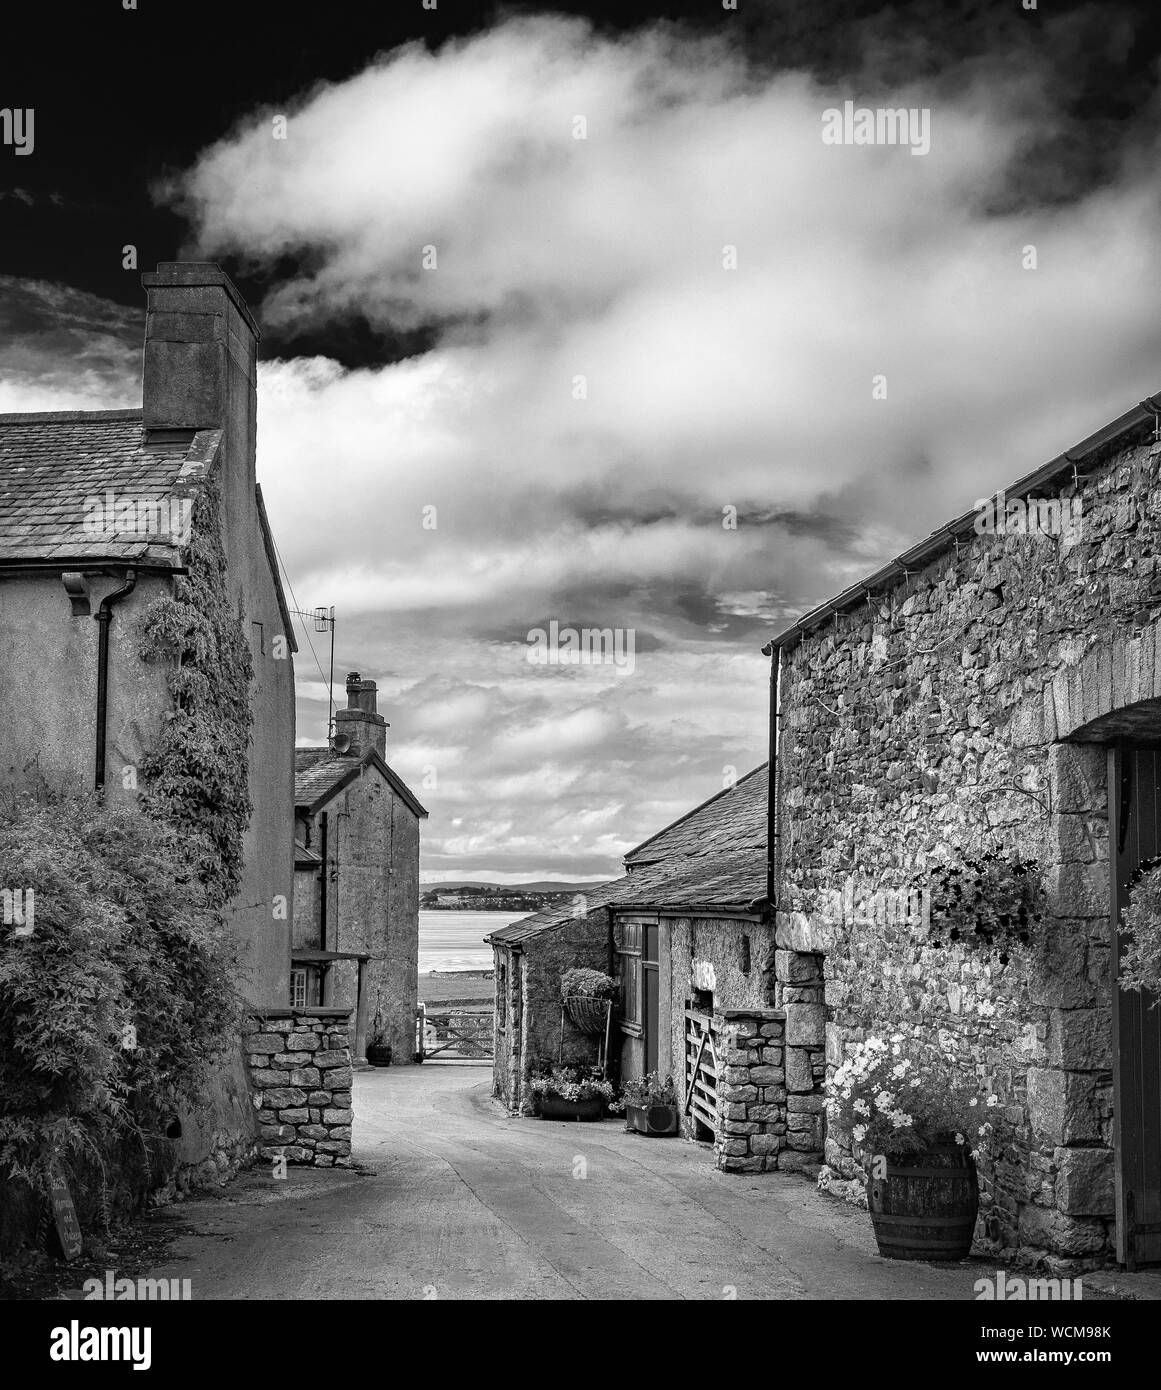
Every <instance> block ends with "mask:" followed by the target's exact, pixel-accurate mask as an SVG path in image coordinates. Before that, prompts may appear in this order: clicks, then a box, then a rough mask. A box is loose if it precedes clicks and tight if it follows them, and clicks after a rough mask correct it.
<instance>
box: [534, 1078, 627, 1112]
mask: <svg viewBox="0 0 1161 1390" xmlns="http://www.w3.org/2000/svg"><path fill="white" fill-rule="evenodd" d="M531 1091H532V1095H533V1099H534V1101H535V1103H536V1109H537V1112H538V1114H539V1115H540V1118H541V1119H542V1120H599V1119H601V1117H602V1116H603V1115H604V1113H605V1106H606V1105H607V1104H608V1103H609V1101H611V1100H612V1099H613V1087H612V1085H611V1084H610V1083H609V1082H608V1081H605V1080H603V1079H602V1078H601V1077H600V1076H587V1077H584V1078H582V1077H581V1076H580V1075H579V1073H578V1072H577V1069H576V1068H575V1067H554V1068H553V1069H552V1072H551V1073H550V1074H549V1075H548V1076H537V1077H533V1079H532V1086H531Z"/></svg>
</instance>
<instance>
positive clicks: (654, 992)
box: [641, 922, 661, 1072]
mask: <svg viewBox="0 0 1161 1390" xmlns="http://www.w3.org/2000/svg"><path fill="white" fill-rule="evenodd" d="M643 937H644V940H643V942H642V950H641V990H642V994H643V995H644V999H643V1001H642V1002H643V1004H644V1009H643V1013H644V1020H643V1021H644V1024H645V1070H646V1071H647V1072H648V1071H656V1070H657V1056H658V1043H659V1041H660V1029H661V1018H660V1014H661V978H660V974H659V971H660V967H661V961H660V958H659V954H658V929H657V923H656V922H654V923H652V924H651V925H649V926H646V928H645V931H644V933H643Z"/></svg>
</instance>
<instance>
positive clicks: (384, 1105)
mask: <svg viewBox="0 0 1161 1390" xmlns="http://www.w3.org/2000/svg"><path fill="white" fill-rule="evenodd" d="M490 1088H491V1064H490V1063H483V1064H480V1063H475V1064H473V1063H458V1064H457V1063H453V1062H429V1063H426V1064H424V1065H422V1066H412V1067H390V1068H386V1069H383V1070H376V1071H370V1072H361V1073H358V1074H357V1075H356V1077H355V1090H354V1103H355V1126H354V1136H355V1141H354V1142H355V1155H354V1156H355V1159H356V1162H357V1163H358V1165H359V1167H360V1168H361V1169H362V1170H363V1172H362V1173H357V1172H351V1171H342V1170H320V1171H315V1170H304V1169H293V1168H292V1169H290V1170H289V1175H288V1178H287V1179H286V1180H282V1181H279V1180H276V1179H275V1178H274V1177H273V1175H272V1173H271V1172H270V1171H269V1170H267V1169H265V1168H258V1169H254V1170H251V1172H249V1173H247V1174H245V1175H243V1177H242V1178H240V1179H239V1180H238V1181H237V1182H235V1183H233V1184H231V1186H230V1187H228V1188H225V1189H223V1191H222V1193H221V1194H220V1195H216V1196H214V1197H212V1198H209V1199H204V1200H203V1199H199V1200H197V1201H187V1202H184V1203H181V1204H179V1205H177V1206H174V1207H171V1208H169V1209H167V1210H166V1211H165V1212H163V1213H160V1214H159V1215H158V1216H157V1217H155V1218H154V1219H155V1220H160V1221H162V1222H172V1223H173V1224H174V1227H175V1229H176V1230H177V1231H178V1235H177V1238H176V1239H175V1241H174V1243H173V1245H172V1246H171V1247H170V1255H171V1258H170V1259H169V1260H167V1263H166V1265H165V1267H163V1268H159V1269H155V1270H152V1271H150V1273H151V1275H152V1277H159V1278H160V1277H170V1278H183V1279H190V1280H191V1281H192V1292H193V1297H194V1298H195V1299H206V1298H224V1299H309V1300H317V1299H327V1298H355V1299H423V1298H435V1299H674V1298H676V1299H723V1298H738V1299H815V1298H824V1299H831V1298H855V1299H858V1298H867V1299H876V1300H882V1299H970V1298H972V1296H973V1290H972V1284H973V1283H974V1281H975V1280H976V1279H978V1278H980V1277H982V1276H983V1275H986V1274H992V1273H994V1271H993V1270H991V1269H990V1267H988V1266H985V1265H984V1264H982V1263H969V1264H966V1265H959V1266H931V1265H923V1264H911V1263H905V1262H899V1261H894V1260H882V1259H880V1258H879V1256H878V1255H877V1254H876V1252H875V1244H874V1238H873V1235H872V1232H871V1226H870V1221H869V1218H868V1217H867V1215H866V1214H865V1213H864V1212H860V1211H858V1210H856V1209H855V1208H853V1207H850V1206H847V1205H845V1204H843V1203H841V1202H839V1201H837V1200H836V1199H834V1198H832V1197H828V1196H825V1195H823V1194H821V1193H819V1192H817V1191H816V1190H815V1188H814V1185H813V1184H812V1183H811V1182H810V1181H809V1180H808V1179H806V1178H803V1177H800V1176H798V1175H795V1174H778V1173H769V1174H757V1175H741V1176H734V1175H730V1174H725V1173H719V1172H717V1171H716V1170H715V1169H714V1167H713V1165H712V1162H711V1156H710V1152H709V1149H708V1147H705V1146H702V1145H697V1144H691V1143H687V1142H685V1141H683V1140H681V1139H676V1138H666V1139H660V1138H655V1139H647V1138H644V1137H643V1136H640V1135H633V1134H626V1133H625V1132H624V1127H623V1124H622V1122H621V1121H619V1120H617V1121H604V1122H602V1123H600V1124H567V1123H561V1122H551V1121H544V1120H531V1119H514V1118H511V1117H509V1116H508V1115H507V1114H506V1113H505V1112H504V1111H503V1109H502V1108H501V1107H500V1106H499V1105H498V1104H497V1103H496V1102H494V1101H493V1100H492V1099H491V1097H490Z"/></svg>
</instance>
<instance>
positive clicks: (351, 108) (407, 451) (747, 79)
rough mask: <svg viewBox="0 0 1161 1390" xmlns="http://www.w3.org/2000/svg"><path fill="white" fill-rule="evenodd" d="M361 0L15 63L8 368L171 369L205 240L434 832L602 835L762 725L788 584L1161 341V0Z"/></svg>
mask: <svg viewBox="0 0 1161 1390" xmlns="http://www.w3.org/2000/svg"><path fill="white" fill-rule="evenodd" d="M233 8H234V10H236V8H237V7H236V6H235V7H233ZM373 8H374V7H367V12H366V13H359V14H357V15H355V16H352V17H350V18H349V21H348V17H347V15H346V11H344V12H343V16H344V18H343V22H342V23H336V24H335V25H334V26H332V27H333V28H334V30H335V33H333V34H324V33H320V32H318V29H320V28H322V27H323V26H322V25H321V24H320V25H319V26H316V28H315V30H314V31H312V32H311V34H310V35H309V38H308V37H304V35H303V33H302V31H301V29H300V27H299V26H297V25H295V24H293V23H291V22H290V21H289V20H285V21H283V20H279V19H278V18H277V17H276V16H275V17H273V18H270V17H269V16H271V15H273V14H274V12H272V11H267V10H265V9H263V19H262V21H261V22H259V20H258V19H257V18H256V17H252V16H250V15H244V16H242V17H239V16H237V15H236V14H234V15H233V18H231V15H232V14H233V11H232V10H231V9H229V8H227V7H225V6H220V5H217V4H214V3H210V4H207V5H200V6H197V7H192V6H191V7H186V6H175V7H174V8H173V11H172V13H173V14H176V15H178V16H181V17H182V19H181V24H182V27H180V28H175V27H174V21H173V20H172V18H171V19H170V21H169V22H168V24H169V27H163V26H162V21H161V20H160V19H159V18H158V17H157V16H156V15H154V14H153V13H152V11H149V9H148V7H146V8H145V9H143V10H141V11H118V10H117V9H116V8H115V7H105V8H104V9H103V10H101V11H99V12H97V13H94V10H95V7H92V6H89V7H88V8H87V9H85V10H83V11H82V10H81V9H80V8H78V9H77V10H76V12H75V14H76V18H75V22H72V23H68V24H65V23H58V24H57V26H56V27H57V34H56V39H55V41H54V44H53V45H52V47H51V49H49V48H45V49H41V48H37V47H33V48H32V49H30V50H29V51H30V52H31V53H32V54H33V57H32V58H31V61H29V62H27V63H25V64H23V65H22V66H21V67H20V69H16V68H13V70H12V71H11V72H9V73H7V74H4V77H5V81H4V91H5V100H6V101H7V102H9V103H11V105H12V106H13V107H32V108H34V110H35V112H36V124H35V146H34V149H33V151H32V153H31V155H29V156H27V157H20V156H17V155H16V154H15V153H14V151H13V149H11V148H3V147H0V173H2V177H0V329H2V330H3V331H2V332H0V410H49V409H71V408H100V407H112V406H120V405H135V404H139V403H140V349H141V336H142V332H143V304H144V297H143V292H142V291H141V288H140V283H139V273H140V270H141V269H147V268H150V267H151V266H152V265H153V264H154V263H155V262H157V261H159V260H172V259H197V260H214V261H217V262H219V263H220V264H221V265H222V266H223V267H224V268H225V269H227V270H228V271H229V272H230V274H231V275H233V276H234V277H235V279H236V280H237V282H238V284H239V285H240V287H241V288H242V290H243V292H244V293H245V295H246V297H247V299H248V300H249V302H250V303H251V305H252V307H253V308H254V311H255V313H256V315H257V317H258V319H259V321H260V323H261V325H262V329H263V341H262V345H261V360H260V364H259V385H258V392H259V425H258V428H259V439H258V470H259V479H260V481H261V483H262V486H263V492H264V495H265V498H266V503H267V507H268V511H269V514H270V518H271V523H272V526H273V529H274V531H275V535H276V537H277V540H278V546H279V550H280V552H281V554H282V557H283V560H284V561H285V564H286V569H287V574H288V576H289V581H290V584H291V587H292V593H293V599H294V601H295V604H294V606H296V607H301V608H313V607H314V606H315V605H319V604H324V605H331V604H333V605H334V606H335V609H336V615H337V628H336V651H335V670H336V676H337V685H336V697H337V699H338V700H339V702H340V703H342V701H343V693H342V681H343V676H344V675H345V673H346V672H347V671H349V670H358V671H360V672H361V673H362V675H363V676H364V677H368V678H371V679H374V680H377V681H378V683H379V708H380V711H381V712H382V713H383V714H384V715H385V717H386V718H387V719H388V721H389V722H390V725H391V728H390V730H389V732H388V759H389V761H390V762H391V763H392V765H393V767H394V768H395V769H396V771H397V772H398V773H399V774H400V775H401V776H402V777H403V778H404V779H405V780H406V781H407V782H408V783H409V784H410V785H411V786H412V787H413V788H414V790H415V791H416V794H417V795H418V796H419V798H420V800H422V801H423V802H424V804H425V805H426V806H427V807H428V809H429V811H430V813H431V814H430V819H429V820H428V821H426V822H425V823H424V829H423V835H424V843H423V859H422V867H423V872H424V875H425V877H427V878H429V879H436V878H439V877H440V876H445V877H457V878H458V877H469V878H477V879H480V878H484V879H486V878H494V879H496V880H498V881H513V880H518V879H520V878H524V877H529V878H545V877H554V876H559V877H561V878H563V879H568V880H579V879H585V878H593V879H598V878H606V877H610V876H614V875H616V873H617V872H618V868H619V863H620V858H621V856H622V855H623V854H624V853H626V852H627V851H628V850H629V849H630V848H632V846H634V845H635V844H637V843H639V842H640V841H641V840H643V839H645V838H647V837H648V836H650V835H652V834H654V833H655V832H656V831H657V830H658V829H660V828H661V827H662V826H664V825H665V824H667V823H668V822H669V821H671V820H673V819H675V818H676V817H677V816H679V815H681V814H683V813H684V812H685V811H687V810H688V809H690V808H691V807H692V806H693V805H695V804H697V803H698V802H700V801H702V800H704V799H705V798H707V797H709V796H711V795H713V794H715V793H716V792H717V791H719V790H720V789H721V788H722V787H723V786H724V785H727V784H728V783H729V781H730V780H731V778H732V777H734V776H740V775H742V774H744V773H745V772H747V771H749V770H750V769H751V768H752V767H754V766H755V765H757V764H758V763H760V762H761V761H763V759H764V758H765V756H766V738H767V722H768V703H767V702H768V691H769V683H768V678H769V663H768V660H767V659H766V658H764V657H763V656H762V655H761V647H762V645H763V643H764V642H766V641H768V640H769V638H770V636H771V635H773V633H774V632H775V631H776V630H777V629H778V628H780V627H781V626H783V625H785V623H786V622H787V621H789V620H790V619H792V618H794V617H796V616H798V615H800V614H801V613H803V612H805V611H807V610H808V609H810V608H811V607H813V606H814V605H815V604H817V603H819V602H822V601H823V600H824V599H826V598H828V597H829V596H831V595H832V594H834V593H835V592H837V591H838V590H840V589H842V588H844V587H846V586H847V585H849V584H851V583H853V582H854V581H855V580H857V579H858V578H860V577H861V576H863V575H865V574H868V573H870V572H871V571H873V570H875V569H876V568H878V566H879V565H880V564H882V563H883V561H884V560H886V559H888V558H890V557H891V556H893V555H895V554H897V553H899V552H900V551H902V550H904V549H905V548H907V547H908V546H909V545H910V544H912V543H913V542H914V541H915V540H917V539H919V538H920V537H922V536H924V535H926V534H927V533H928V532H930V531H931V530H933V529H934V528H936V527H937V526H938V525H939V524H940V523H941V522H942V521H945V520H947V519H948V518H949V517H951V516H953V515H958V514H960V513H962V512H963V511H965V510H967V509H968V508H970V507H971V506H972V505H973V504H974V502H975V500H976V499H977V498H980V497H982V496H985V495H987V494H988V493H991V492H994V491H995V490H996V489H997V488H999V487H1002V486H1003V485H1004V484H1005V483H1007V482H1010V481H1012V480H1014V479H1015V478H1017V477H1019V476H1021V475H1022V474H1024V473H1027V472H1029V471H1031V470H1032V469H1033V468H1035V467H1036V466H1038V465H1039V464H1041V463H1043V462H1045V461H1047V460H1048V459H1050V458H1052V457H1054V456H1055V455H1057V454H1059V453H1060V452H1061V451H1063V450H1064V449H1066V448H1068V447H1069V446H1070V445H1072V444H1074V443H1076V442H1077V441H1079V440H1080V439H1082V438H1084V437H1085V436H1087V435H1088V434H1091V433H1093V432H1094V431H1095V430H1097V429H1098V428H1099V427H1100V426H1102V425H1103V424H1105V423H1106V422H1107V421H1109V420H1111V419H1113V418H1114V417H1116V416H1117V415H1119V414H1121V413H1123V412H1124V411H1125V410H1127V409H1128V408H1129V407H1131V406H1132V405H1134V404H1135V403H1136V402H1137V401H1139V400H1140V399H1141V398H1142V397H1143V396H1145V395H1148V394H1152V393H1154V392H1156V391H1157V390H1158V389H1159V386H1161V382H1159V380H1158V378H1159V375H1161V371H1159V368H1158V362H1159V353H1158V350H1159V348H1161V315H1158V313H1157V302H1156V289H1155V287H1156V285H1157V284H1158V283H1159V279H1161V277H1159V274H1158V272H1159V270H1161V237H1159V236H1158V211H1159V195H1161V173H1159V171H1161V160H1159V159H1158V154H1159V153H1161V151H1159V150H1158V141H1159V135H1158V132H1159V131H1161V123H1159V122H1158V115H1159V105H1161V98H1159V95H1158V57H1157V49H1156V47H1155V46H1154V45H1153V44H1152V41H1151V38H1150V35H1149V31H1148V28H1147V20H1148V12H1149V7H1148V5H1147V4H1135V3H1112V4H1100V5H1086V4H1058V5H1052V6H1045V7H1044V8H1043V10H1040V9H1035V10H1025V9H1023V8H1022V7H1021V5H1019V4H1007V3H1005V4H992V5H987V4H984V5H981V4H967V3H964V4H955V3H945V4H938V5H937V4H930V3H914V4H900V5H895V6H890V7H887V6H876V5H870V4H845V5H840V4H836V3H812V4H807V3H797V2H795V3H776V4H774V3H771V4H765V5H763V4H760V3H757V0H740V3H739V5H738V8H737V9H736V10H728V9H726V8H724V7H723V6H722V5H721V4H720V3H710V0H684V3H680V4H675V5H665V6H661V5H658V6H651V5H648V4H621V5H618V6H616V7H615V9H612V8H611V7H610V8H609V9H608V10H606V9H605V8H604V7H601V6H597V5H583V4H572V5H552V4H548V5H543V6H533V5H509V6H507V7H503V8H499V9H493V8H491V7H486V6H480V5H472V4H467V3H458V4H457V3H454V0H439V4H438V6H437V8H436V10H434V11H430V10H429V11H424V10H423V9H422V7H421V6H420V4H419V3H418V0H417V3H416V4H415V5H412V6H407V7H391V8H392V10H393V11H394V13H393V14H392V16H391V17H389V18H382V17H379V16H376V15H375V14H374V13H373ZM66 9H67V7H66ZM1049 11H1050V13H1049ZM56 13H57V12H56V11H55V10H54V14H56ZM58 19H59V15H58ZM3 61H8V60H3ZM0 71H2V70H0ZM848 102H849V103H851V109H852V111H854V110H857V109H859V108H868V109H871V110H876V109H882V108H891V109H895V110H900V109H905V110H907V111H909V112H911V111H913V112H914V113H915V126H914V127H913V128H914V129H915V130H916V131H917V132H918V131H919V130H920V128H923V129H925V130H926V131H927V134H928V140H927V142H925V143H927V145H928V148H926V149H922V148H921V146H920V142H919V141H918V140H917V141H916V142H915V143H914V144H913V145H911V146H909V145H906V144H894V145H886V144H853V143H848V144H829V143H826V142H825V141H824V138H823V133H824V131H825V130H826V128H827V125H828V119H830V118H828V117H827V115H826V113H827V112H828V111H834V110H838V111H840V112H841V111H842V110H843V109H844V104H845V103H848ZM126 245H132V246H134V247H135V248H136V250H137V256H138V262H139V265H138V269H137V270H133V271H127V270H125V269H123V268H122V265H121V261H122V248H123V247H124V246H126ZM553 623H555V624H557V629H558V630H559V629H568V628H570V627H571V628H576V629H582V628H590V629H597V630H608V631H609V632H610V634H611V635H612V636H613V637H614V638H615V639H616V640H617V641H618V642H619V643H620V647H619V651H620V653H621V660H619V661H611V660H603V661H602V660H589V661H585V662H582V663H567V662H546V663H543V664H536V663H534V662H532V661H530V660H529V654H530V651H533V650H534V649H535V644H534V641H533V638H532V637H531V636H530V635H531V634H535V633H536V632H537V631H538V630H541V631H543V632H544V633H545V634H548V633H549V632H550V631H552V628H551V625H552V624H553ZM309 637H310V642H312V643H313V644H314V652H312V650H311V646H310V645H309V644H308V642H307V640H306V638H305V637H304V636H303V634H301V633H300V634H299V641H300V647H301V650H300V653H299V657H298V660H297V666H296V670H297V679H298V697H299V700H298V729H299V741H300V742H302V743H317V742H321V741H323V740H324V739H325V736H326V724H327V689H326V680H325V672H326V669H327V665H328V660H329V645H328V639H327V638H325V637H323V636H321V635H319V634H317V633H314V632H311V633H310V634H309ZM565 640H566V642H567V639H565ZM315 653H317V656H318V659H319V660H318V663H316V661H315Z"/></svg>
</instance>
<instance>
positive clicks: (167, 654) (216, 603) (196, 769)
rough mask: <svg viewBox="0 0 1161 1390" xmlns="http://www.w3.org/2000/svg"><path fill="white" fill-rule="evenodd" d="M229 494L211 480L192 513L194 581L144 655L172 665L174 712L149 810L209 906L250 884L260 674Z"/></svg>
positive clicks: (168, 603) (151, 611) (153, 768)
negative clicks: (226, 517) (233, 574)
mask: <svg viewBox="0 0 1161 1390" xmlns="http://www.w3.org/2000/svg"><path fill="white" fill-rule="evenodd" d="M221 512H222V504H221V494H220V491H219V489H218V485H217V482H216V480H215V479H213V478H210V479H207V481H206V483H205V485H204V486H203V488H202V490H201V492H200V494H199V496H198V498H197V501H196V503H195V506H194V513H193V528H192V537H191V541H190V544H189V547H188V550H187V562H188V569H189V573H188V574H187V575H185V576H179V577H178V579H177V580H176V588H175V592H174V594H173V595H172V596H169V595H167V596H165V597H163V598H160V599H158V600H156V602H154V603H153V604H152V605H151V606H150V607H149V608H148V610H147V611H146V613H145V614H144V616H143V618H142V637H141V655H142V656H143V657H144V658H146V659H147V660H151V659H152V660H168V661H169V662H170V663H171V669H170V675H169V690H170V694H171V695H172V696H173V709H172V711H170V712H169V714H168V715H167V718H166V720H165V723H164V726H163V728H162V731H161V734H160V737H159V738H158V739H157V742H156V744H155V745H154V747H153V749H152V750H151V751H150V753H149V754H148V756H147V757H146V758H145V759H144V761H143V763H142V768H141V772H142V778H143V781H144V786H143V788H142V792H141V803H142V806H143V808H144V810H145V812H146V813H147V814H148V815H152V816H158V817H161V818H163V819H164V820H166V821H167V822H168V823H169V824H171V825H173V826H174V827H175V828H177V829H179V830H181V831H182V832H184V834H185V835H186V836H187V837H188V840H189V850H190V854H191V856H192V859H193V861H194V862H195V863H196V865H197V872H198V878H199V879H200V881H201V882H202V883H203V884H204V885H205V887H206V890H207V896H208V899H209V901H210V902H211V903H213V904H214V905H215V906H218V907H221V906H223V905H224V904H225V903H226V902H228V901H229V899H230V898H231V897H233V895H234V894H235V893H236V892H237V890H238V888H239V886H240V884H241V879H242V866H243V850H242V837H243V835H244V834H245V831H246V827H247V826H248V825H249V823H250V815H251V811H252V809H253V807H252V804H251V800H250V784H249V770H248V759H247V750H248V748H249V744H250V729H251V725H252V723H253V716H252V714H251V711H250V684H251V681H252V680H253V675H254V666H253V659H252V658H251V655H250V647H249V643H248V642H247V640H246V635H245V629H244V626H243V624H244V614H243V613H242V612H241V610H240V608H239V609H238V610H235V609H234V607H233V606H232V605H231V602H230V596H229V592H228V589H227V584H226V555H225V549H224V547H223V544H222V530H221Z"/></svg>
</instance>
